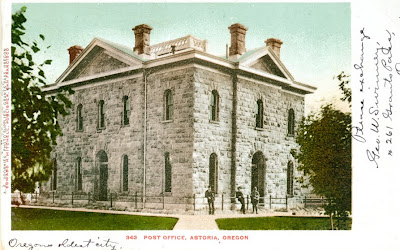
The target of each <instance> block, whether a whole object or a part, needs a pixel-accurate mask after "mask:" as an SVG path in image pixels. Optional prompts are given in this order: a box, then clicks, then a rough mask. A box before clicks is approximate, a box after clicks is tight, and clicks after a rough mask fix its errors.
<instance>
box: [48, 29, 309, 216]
mask: <svg viewBox="0 0 400 250" xmlns="http://www.w3.org/2000/svg"><path fill="white" fill-rule="evenodd" d="M151 30H152V28H151V27H150V26H148V25H146V24H142V25H138V26H136V27H134V28H133V31H134V35H135V46H134V48H133V49H132V48H129V47H124V46H121V45H118V44H115V43H112V42H109V41H105V40H102V39H98V38H95V39H94V40H93V41H92V42H91V43H90V44H89V45H88V46H87V47H86V48H85V49H83V48H82V47H80V46H72V47H71V48H69V50H68V51H69V54H70V65H69V67H68V68H67V69H66V70H65V71H64V73H63V74H62V75H61V76H60V77H59V78H58V79H57V81H56V83H55V84H53V85H50V86H49V87H47V88H46V89H45V91H47V92H48V94H52V93H55V91H57V89H59V88H61V87H63V86H70V87H71V88H72V89H73V90H74V91H75V93H74V94H73V95H72V96H71V97H70V99H71V101H72V102H73V107H72V110H71V112H70V114H69V115H68V116H66V117H63V118H60V119H59V122H60V125H61V127H62V128H63V134H64V135H63V136H60V137H59V138H58V140H57V143H58V144H57V145H56V146H55V148H54V151H53V157H54V169H53V175H52V177H51V180H50V181H49V182H48V184H47V185H46V189H47V190H53V191H55V190H56V191H57V192H65V193H68V192H75V193H76V194H79V193H89V192H90V193H92V194H93V198H94V199H95V200H97V201H102V200H103V201H104V200H108V199H109V196H110V193H113V194H115V197H118V199H120V200H121V201H122V200H123V199H124V197H132V196H133V195H136V196H137V195H139V196H143V195H144V196H145V197H146V198H144V200H143V203H142V202H141V201H142V200H140V202H141V206H143V207H154V208H159V206H160V204H158V203H159V200H157V199H153V198H155V197H163V199H165V200H166V202H164V203H165V204H167V205H168V204H169V208H176V207H181V208H185V209H188V206H192V205H195V206H197V207H202V206H204V205H205V203H204V201H205V200H204V192H205V191H206V189H207V187H208V186H209V185H210V186H211V187H212V189H213V190H214V191H215V193H216V197H217V205H218V201H219V200H221V197H222V195H224V196H225V197H227V198H226V200H225V202H227V204H229V202H231V201H233V200H230V199H229V197H232V196H235V191H236V188H237V187H238V186H241V187H242V188H243V191H244V194H245V195H249V194H250V192H251V191H250V190H252V189H253V187H258V189H259V191H260V194H261V196H262V197H269V196H270V195H272V196H278V197H285V196H286V195H288V197H289V202H290V201H291V204H296V202H298V199H297V198H299V197H301V196H302V195H303V191H304V190H302V188H301V185H300V184H299V183H297V182H296V180H295V177H297V176H299V175H301V173H300V172H299V171H297V170H296V163H295V161H294V159H293V158H292V156H291V154H290V150H291V149H292V148H296V147H298V146H297V145H296V143H295V138H294V131H295V129H296V127H297V125H298V124H299V122H300V121H301V119H302V116H303V114H304V98H305V95H306V94H309V93H313V92H314V91H315V89H316V88H314V87H312V86H310V85H307V84H304V83H300V82H297V81H295V80H294V78H293V76H292V75H291V74H290V73H289V71H288V70H287V69H286V67H285V66H284V65H283V63H282V62H281V60H280V49H281V45H282V41H280V40H279V39H275V38H270V39H267V40H266V41H265V46H263V47H261V48H257V49H252V50H247V49H246V46H245V35H246V32H247V28H246V27H245V26H243V25H241V24H233V25H231V26H230V27H229V30H230V33H231V45H230V47H229V51H228V48H227V54H226V55H225V56H215V55H211V54H209V53H207V41H206V40H200V39H198V38H196V37H194V36H192V35H188V36H185V37H182V38H178V39H176V40H171V41H167V42H163V43H160V44H155V45H150V32H151ZM227 204H225V205H227ZM127 206H129V205H127ZM166 209H168V207H166Z"/></svg>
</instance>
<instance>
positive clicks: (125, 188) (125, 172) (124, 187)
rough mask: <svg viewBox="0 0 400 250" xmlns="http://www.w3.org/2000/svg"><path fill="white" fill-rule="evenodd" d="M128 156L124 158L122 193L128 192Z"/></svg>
mask: <svg viewBox="0 0 400 250" xmlns="http://www.w3.org/2000/svg"><path fill="white" fill-rule="evenodd" d="M128 182H129V181H128V156H127V155H124V156H123V158H122V191H128Z"/></svg>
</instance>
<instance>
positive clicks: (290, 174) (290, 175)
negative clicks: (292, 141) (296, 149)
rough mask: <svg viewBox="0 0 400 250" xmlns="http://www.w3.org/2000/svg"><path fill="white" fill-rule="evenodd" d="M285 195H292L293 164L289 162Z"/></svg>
mask: <svg viewBox="0 0 400 250" xmlns="http://www.w3.org/2000/svg"><path fill="white" fill-rule="evenodd" d="M287 194H288V195H293V162H292V161H289V162H288V165H287Z"/></svg>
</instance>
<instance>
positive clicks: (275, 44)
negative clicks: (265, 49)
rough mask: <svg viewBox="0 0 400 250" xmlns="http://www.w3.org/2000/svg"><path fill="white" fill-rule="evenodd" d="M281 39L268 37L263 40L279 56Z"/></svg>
mask: <svg viewBox="0 0 400 250" xmlns="http://www.w3.org/2000/svg"><path fill="white" fill-rule="evenodd" d="M282 43H283V42H282V41H281V40H279V39H276V38H269V39H267V40H265V44H266V45H267V46H269V47H271V49H272V50H273V51H274V52H275V54H276V55H277V56H278V57H279V58H280V54H281V45H282Z"/></svg>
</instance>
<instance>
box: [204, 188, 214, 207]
mask: <svg viewBox="0 0 400 250" xmlns="http://www.w3.org/2000/svg"><path fill="white" fill-rule="evenodd" d="M205 197H206V198H207V201H208V214H214V210H215V209H214V200H215V195H214V192H213V191H212V190H211V187H210V186H208V189H207V191H206V194H205Z"/></svg>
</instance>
